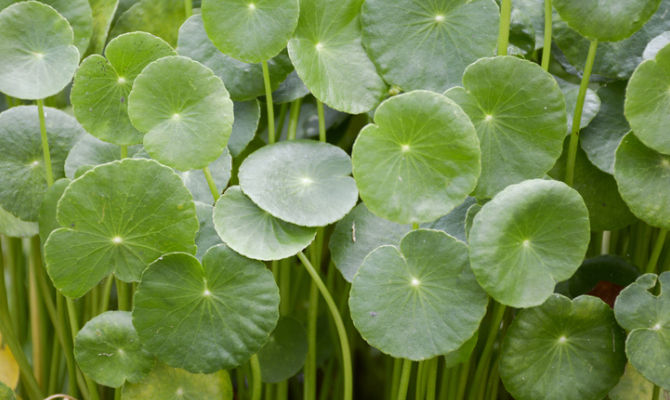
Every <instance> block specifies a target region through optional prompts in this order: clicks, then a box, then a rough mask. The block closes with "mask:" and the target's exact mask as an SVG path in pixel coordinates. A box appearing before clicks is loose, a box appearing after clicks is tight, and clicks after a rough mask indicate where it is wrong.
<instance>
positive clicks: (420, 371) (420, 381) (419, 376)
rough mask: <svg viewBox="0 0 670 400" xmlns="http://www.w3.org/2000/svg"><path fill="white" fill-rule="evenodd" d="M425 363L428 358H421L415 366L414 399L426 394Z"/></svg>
mask: <svg viewBox="0 0 670 400" xmlns="http://www.w3.org/2000/svg"><path fill="white" fill-rule="evenodd" d="M426 363H428V360H421V361H419V364H418V366H417V368H416V384H415V385H414V386H416V387H415V389H416V391H415V393H414V399H415V400H423V398H424V397H425V395H426V392H425V390H426Z"/></svg>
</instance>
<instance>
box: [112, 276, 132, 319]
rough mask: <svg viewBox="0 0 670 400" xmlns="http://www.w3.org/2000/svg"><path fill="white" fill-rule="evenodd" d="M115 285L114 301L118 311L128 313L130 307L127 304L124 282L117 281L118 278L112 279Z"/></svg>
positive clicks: (126, 287)
mask: <svg viewBox="0 0 670 400" xmlns="http://www.w3.org/2000/svg"><path fill="white" fill-rule="evenodd" d="M114 281H115V283H116V300H117V306H118V309H119V311H130V305H129V304H128V286H127V285H126V283H125V282H122V281H121V280H119V278H114Z"/></svg>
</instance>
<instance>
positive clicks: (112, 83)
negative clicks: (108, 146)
mask: <svg viewBox="0 0 670 400" xmlns="http://www.w3.org/2000/svg"><path fill="white" fill-rule="evenodd" d="M174 54H175V51H174V50H173V49H172V47H170V45H169V44H167V42H165V41H164V40H162V39H160V38H158V37H156V36H154V35H151V34H149V33H146V32H132V33H127V34H124V35H121V36H117V37H115V38H114V39H112V41H111V42H109V44H108V45H107V48H106V50H105V55H106V56H107V59H105V58H104V57H103V56H101V55H98V54H94V55H92V56H89V57H86V59H85V60H84V61H83V62H82V63H81V66H80V67H79V69H78V70H77V73H76V74H75V76H74V84H73V86H72V92H71V93H70V100H71V102H72V108H73V109H74V115H75V116H76V117H77V119H78V120H79V121H80V122H81V123H82V125H83V126H84V128H85V129H86V130H87V131H88V132H89V133H90V134H91V135H93V136H95V137H97V138H98V139H101V140H104V141H106V142H110V143H114V144H118V145H129V144H137V143H142V133H141V132H139V131H138V130H137V129H135V127H134V126H133V125H132V124H131V123H130V119H128V95H129V94H130V90H131V89H132V87H133V82H134V80H135V77H137V75H138V74H139V73H140V72H141V71H142V69H144V67H145V66H146V65H147V64H149V63H150V62H152V61H154V60H157V59H159V58H161V57H166V56H170V55H174Z"/></svg>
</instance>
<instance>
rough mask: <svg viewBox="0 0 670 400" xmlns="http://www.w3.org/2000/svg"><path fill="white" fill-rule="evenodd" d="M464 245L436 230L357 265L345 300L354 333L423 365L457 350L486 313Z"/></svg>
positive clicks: (416, 234)
mask: <svg viewBox="0 0 670 400" xmlns="http://www.w3.org/2000/svg"><path fill="white" fill-rule="evenodd" d="M467 252H468V247H467V245H465V243H463V242H461V241H459V240H457V239H455V238H453V237H451V236H449V235H447V234H446V233H444V232H441V231H434V230H427V229H419V230H414V231H411V232H409V233H408V234H407V235H405V237H404V238H403V239H402V240H401V241H400V246H399V247H395V246H381V247H378V248H377V249H375V250H374V251H373V252H372V253H370V255H368V256H367V257H366V258H365V260H364V261H363V265H362V266H361V268H360V269H359V271H358V273H357V274H356V276H355V277H354V282H353V284H352V286H351V293H350V297H349V307H350V309H351V317H352V319H353V321H354V325H355V326H356V329H358V331H359V332H360V333H361V335H362V336H363V338H364V339H365V340H366V341H367V342H368V343H369V344H370V345H371V346H374V347H376V348H378V349H379V350H381V351H382V352H384V353H387V354H389V355H391V356H393V357H402V358H408V359H410V360H424V359H429V358H432V357H434V356H437V355H440V354H445V353H448V352H450V351H453V350H456V349H458V348H459V347H460V346H461V345H463V344H464V343H465V342H466V341H467V340H468V339H470V338H471V337H472V335H473V334H474V333H475V331H476V330H477V327H478V326H479V322H480V321H481V319H482V318H483V317H484V314H485V313H486V303H487V298H486V294H485V293H484V292H483V291H482V290H481V288H480V287H479V285H477V282H476V281H475V279H474V276H473V275H472V271H471V270H470V267H469V265H468V254H467Z"/></svg>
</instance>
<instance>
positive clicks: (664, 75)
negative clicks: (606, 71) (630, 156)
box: [624, 46, 670, 154]
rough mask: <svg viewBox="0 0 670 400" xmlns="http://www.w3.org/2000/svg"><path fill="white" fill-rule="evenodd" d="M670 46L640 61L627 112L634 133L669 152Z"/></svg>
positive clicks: (628, 95) (631, 83)
mask: <svg viewBox="0 0 670 400" xmlns="http://www.w3.org/2000/svg"><path fill="white" fill-rule="evenodd" d="M668 86H670V46H666V47H665V48H663V49H662V50H661V51H659V52H658V54H656V58H654V59H651V60H647V61H645V62H643V63H642V64H640V65H639V66H638V67H637V69H635V72H633V76H631V77H630V81H629V82H628V87H627V88H626V101H625V103H624V112H625V114H626V119H628V122H630V126H631V128H632V129H633V132H635V136H636V137H637V138H638V139H640V141H641V142H642V143H644V144H645V145H646V146H647V147H649V148H651V149H653V150H656V151H658V152H659V153H663V154H670V135H668V132H667V129H668V125H670V117H669V116H668V113H667V112H666V110H668V109H670V95H668Z"/></svg>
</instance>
